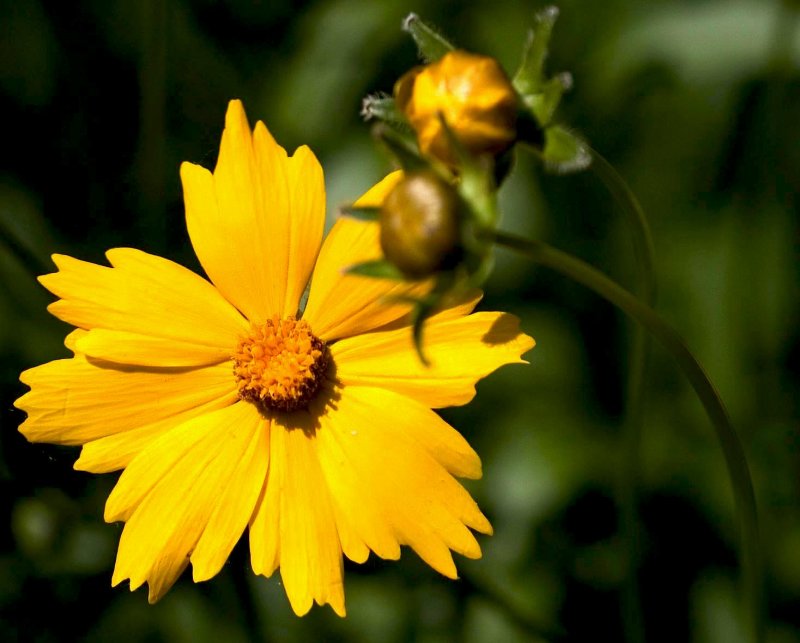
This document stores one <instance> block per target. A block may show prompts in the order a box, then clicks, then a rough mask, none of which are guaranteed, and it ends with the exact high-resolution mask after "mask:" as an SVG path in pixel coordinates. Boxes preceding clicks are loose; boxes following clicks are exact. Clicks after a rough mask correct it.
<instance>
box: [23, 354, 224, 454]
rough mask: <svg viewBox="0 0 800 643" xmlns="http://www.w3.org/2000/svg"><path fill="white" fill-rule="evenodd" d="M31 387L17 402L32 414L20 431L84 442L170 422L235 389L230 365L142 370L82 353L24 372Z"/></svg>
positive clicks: (31, 436) (35, 436)
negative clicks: (95, 359) (161, 421)
mask: <svg viewBox="0 0 800 643" xmlns="http://www.w3.org/2000/svg"><path fill="white" fill-rule="evenodd" d="M20 380H21V381H22V382H23V383H24V384H27V385H28V386H30V387H31V390H30V391H29V392H27V393H26V394H25V395H23V396H22V397H20V398H19V399H18V400H17V401H16V402H14V404H15V406H16V407H17V408H19V409H22V410H23V411H25V412H26V413H27V414H28V418H27V419H26V420H25V422H24V423H23V424H22V426H20V428H19V430H20V431H21V432H22V433H23V435H25V437H26V438H27V439H28V440H30V441H31V442H53V443H55V444H84V443H86V442H89V441H91V440H96V439H98V438H102V437H104V436H107V435H113V434H115V433H120V432H122V431H129V430H131V429H136V428H138V427H142V426H145V425H148V424H151V423H153V422H157V421H159V420H166V419H168V418H172V417H174V416H177V415H179V414H181V413H184V412H186V411H189V410H191V409H194V408H197V407H200V406H202V405H203V404H206V403H207V402H211V401H212V400H217V399H220V398H223V397H226V396H227V395H228V394H230V393H231V392H232V391H235V389H236V387H235V384H234V380H233V377H231V369H230V365H229V364H218V365H216V366H208V367H204V368H197V369H142V368H138V367H133V366H122V365H119V364H112V363H110V362H102V361H94V360H88V359H87V358H86V357H85V356H83V355H80V354H78V355H76V356H75V357H73V358H71V359H60V360H56V361H53V362H49V363H47V364H42V365H41V366H36V367H34V368H31V369H28V370H27V371H24V372H23V373H22V375H20Z"/></svg>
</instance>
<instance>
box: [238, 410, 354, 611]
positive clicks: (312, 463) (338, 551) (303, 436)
mask: <svg viewBox="0 0 800 643" xmlns="http://www.w3.org/2000/svg"><path fill="white" fill-rule="evenodd" d="M270 436H271V439H270V457H271V462H277V463H280V464H279V465H278V466H279V468H278V470H277V472H276V473H277V475H272V473H273V472H272V471H271V474H270V476H269V479H268V480H267V489H266V493H267V494H269V493H270V489H269V487H270V486H271V485H272V486H277V487H278V489H279V491H278V495H279V497H278V498H277V502H278V503H279V507H280V508H279V514H278V516H274V515H273V516H272V517H271V518H270V517H268V519H270V520H272V521H275V520H276V518H277V519H278V520H279V524H280V527H279V538H280V551H279V558H280V561H279V564H280V569H281V579H282V580H283V584H284V586H285V588H286V594H287V596H288V597H289V602H290V603H291V606H292V609H293V610H294V612H295V614H297V615H298V616H302V615H303V614H305V613H306V612H308V610H309V609H311V605H312V604H313V603H314V602H315V601H316V602H317V603H318V604H320V605H324V604H325V603H328V604H330V606H331V607H332V608H333V611H334V612H336V613H337V614H338V615H339V616H344V615H345V608H344V585H343V580H342V574H343V568H342V548H341V545H340V543H339V536H338V532H337V530H336V523H335V519H334V514H333V508H332V506H331V501H330V496H329V494H328V489H327V487H326V486H325V479H324V477H323V475H322V470H321V468H320V464H319V458H318V456H317V438H316V429H315V427H314V425H313V419H312V416H311V415H310V414H309V413H308V412H297V413H291V414H283V413H281V414H277V415H276V417H275V418H274V419H273V423H272V431H271V434H270ZM273 493H275V491H274V490H273ZM263 504H264V503H262V505H263ZM266 506H268V505H266ZM256 520H257V521H258V518H257V519H256ZM252 537H253V536H252V528H251V541H252Z"/></svg>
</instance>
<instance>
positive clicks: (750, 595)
mask: <svg viewBox="0 0 800 643" xmlns="http://www.w3.org/2000/svg"><path fill="white" fill-rule="evenodd" d="M483 235H484V238H486V240H487V241H492V242H494V243H495V244H497V245H499V246H503V247H506V248H509V249H511V250H514V251H516V252H519V253H520V254H523V255H525V256H526V257H528V258H529V259H531V260H532V261H534V262H535V263H537V264H540V265H542V266H545V267H547V268H550V269H551V270H555V271H556V272H559V273H561V274H562V275H565V276H566V277H569V278H570V279H573V280H574V281H577V282H578V283H580V284H583V285H584V286H586V287H587V288H589V289H591V290H593V291H594V292H595V293H597V294H598V295H600V296H601V297H603V298H604V299H606V300H608V301H609V302H611V303H612V304H614V305H615V306H617V307H618V308H619V309H620V310H622V311H623V312H624V313H626V314H627V315H629V316H630V317H632V318H633V319H635V320H636V321H637V322H639V323H640V324H641V325H642V326H644V327H645V328H646V329H647V331H648V332H649V333H650V334H651V335H652V336H653V337H654V338H655V339H656V340H657V341H658V342H659V343H660V344H661V345H662V346H663V347H664V348H666V349H667V351H668V352H669V353H670V354H671V355H672V356H673V358H674V359H675V361H677V362H678V365H679V366H680V368H681V370H682V371H683V372H684V374H685V375H686V378H687V379H688V380H689V383H690V384H691V385H692V388H693V389H694V391H695V393H696V394H697V397H698V398H699V399H700V402H701V403H702V405H703V408H704V409H705V411H706V414H707V415H708V417H709V419H710V420H711V424H712V425H713V426H714V430H715V432H716V435H717V440H718V441H719V444H720V447H721V449H722V454H723V456H724V458H725V464H726V466H727V470H728V477H729V479H730V482H731V487H732V489H733V496H734V501H735V503H736V513H737V517H738V520H739V541H740V563H741V567H742V591H743V597H744V601H745V612H746V614H747V619H748V622H747V625H748V629H749V633H750V637H751V640H752V641H754V642H756V643H759V642H760V641H762V640H763V621H762V610H761V591H762V583H763V580H762V574H763V571H762V562H761V551H760V547H759V534H758V516H757V511H756V500H755V494H754V492H753V484H752V481H751V479H750V470H749V468H748V465H747V460H746V458H745V455H744V450H743V448H742V445H741V443H740V442H739V437H738V436H737V435H736V432H735V431H734V429H733V426H732V425H731V422H730V419H729V418H728V413H727V411H726V410H725V406H724V404H723V403H722V400H721V399H720V397H719V394H718V393H717V391H716V389H715V388H714V385H713V384H712V383H711V381H710V380H709V379H708V376H707V375H706V374H705V372H704V371H703V367H702V366H701V365H700V363H699V362H698V361H697V359H696V358H695V357H694V355H693V354H692V353H691V351H689V349H688V348H687V347H686V344H685V343H684V341H683V339H682V338H681V337H680V335H678V333H676V332H675V331H674V330H673V329H672V327H671V326H669V325H668V324H667V323H666V322H665V321H664V320H663V319H661V317H660V316H659V315H658V314H657V313H656V312H655V311H654V310H653V309H652V308H651V307H650V306H648V305H647V304H644V303H642V302H641V301H640V300H639V299H637V298H636V297H634V296H633V295H632V294H631V293H630V292H628V291H627V290H625V289H624V288H622V287H621V286H619V285H618V284H617V283H615V282H614V281H612V280H611V279H609V278H608V277H606V276H605V275H604V274H603V273H601V272H600V271H598V270H596V269H595V268H593V267H592V266H590V265H589V264H587V263H585V262H584V261H581V260H580V259H577V258H575V257H572V256H571V255H568V254H566V253H564V252H561V251H560V250H557V249H555V248H552V247H551V246H549V245H547V244H546V243H543V242H541V241H532V240H528V239H523V238H521V237H518V236H516V235H512V234H507V233H504V232H499V231H486V232H484V233H483Z"/></svg>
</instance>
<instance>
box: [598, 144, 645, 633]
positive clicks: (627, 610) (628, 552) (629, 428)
mask: <svg viewBox="0 0 800 643" xmlns="http://www.w3.org/2000/svg"><path fill="white" fill-rule="evenodd" d="M589 152H590V153H591V155H592V164H591V166H590V167H591V168H592V170H594V173H595V174H596V175H597V176H598V177H599V178H600V180H601V181H602V182H603V183H604V184H605V186H606V188H608V191H609V192H610V193H611V196H612V197H613V198H614V199H615V201H616V202H617V203H618V204H619V205H620V206H621V209H622V212H623V214H624V216H625V221H626V223H627V227H628V230H629V231H630V232H631V236H632V237H633V238H632V241H633V252H634V258H635V261H636V270H635V273H634V274H635V275H636V292H637V293H638V295H639V297H640V298H641V299H642V300H643V301H644V302H645V303H646V304H647V305H648V306H650V307H651V308H652V307H653V306H654V305H655V298H656V278H655V270H654V268H653V264H654V258H653V257H654V251H653V240H652V239H653V238H652V235H651V233H650V226H649V224H648V223H647V217H646V216H645V214H644V210H642V206H641V205H640V203H639V201H638V199H637V198H636V195H635V194H634V193H633V191H632V190H631V189H630V188H629V187H628V184H627V183H626V182H625V180H624V179H623V178H622V177H621V176H620V174H619V173H618V172H617V171H616V170H615V169H614V167H613V166H612V165H611V164H610V163H609V162H608V161H606V159H605V158H603V156H602V155H601V154H600V153H599V152H597V151H596V150H593V149H591V148H590V149H589ZM647 355H648V350H647V335H646V332H645V329H644V327H643V326H642V325H641V324H636V325H635V327H634V329H633V338H632V340H631V354H630V360H629V365H628V384H627V388H626V393H627V403H626V412H625V423H624V425H623V431H622V443H623V448H622V455H623V461H622V467H621V471H620V480H619V490H618V503H619V507H620V522H621V531H622V538H623V542H624V543H625V580H624V582H623V586H622V622H623V626H624V628H625V637H626V640H627V641H630V642H631V643H644V641H645V640H646V639H645V629H644V615H643V610H642V601H641V598H640V591H639V580H638V575H639V566H640V561H641V551H640V544H639V543H640V535H639V517H638V511H637V506H638V501H639V496H638V488H639V461H640V459H641V444H642V431H643V428H644V378H645V372H646V370H647Z"/></svg>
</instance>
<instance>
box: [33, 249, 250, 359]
mask: <svg viewBox="0 0 800 643" xmlns="http://www.w3.org/2000/svg"><path fill="white" fill-rule="evenodd" d="M106 256H107V257H108V260H109V262H110V263H111V265H112V266H113V267H112V268H108V267H106V266H99V265H96V264H93V263H89V262H86V261H80V260H78V259H73V258H72V257H67V256H65V255H53V261H54V262H55V263H56V265H57V266H58V268H59V272H57V273H53V274H50V275H44V276H43V277H40V278H39V281H41V282H42V284H43V285H44V286H45V288H47V289H48V290H50V291H51V292H52V293H53V294H55V295H57V296H58V297H61V300H60V301H56V302H54V303H52V304H50V306H49V308H48V310H50V312H52V313H53V314H54V315H55V316H56V317H58V318H59V319H63V320H64V321H66V322H68V323H70V324H72V325H74V326H79V327H81V328H87V329H89V328H105V329H110V330H118V331H125V332H130V333H138V334H141V335H150V336H153V337H162V338H166V339H172V340H178V341H181V342H189V343H193V344H199V345H201V346H211V347H215V348H222V349H226V350H231V349H232V348H234V347H235V346H236V343H237V342H238V338H239V336H241V335H242V334H246V333H247V332H248V330H249V325H248V323H247V322H246V321H245V320H244V319H243V318H242V316H241V315H240V314H239V313H238V312H236V309H235V308H233V306H231V305H230V304H229V303H228V302H226V301H225V299H224V298H223V297H222V296H221V295H220V293H219V292H218V291H217V290H216V288H214V287H213V286H212V285H211V284H210V283H208V282H207V281H206V280H205V279H203V278H202V277H200V276H198V275H196V274H194V273H193V272H192V271H190V270H187V269H186V268H184V267H183V266H180V265H178V264H176V263H173V262H172V261H169V260H167V259H163V258H161V257H157V256H155V255H150V254H147V253H146V252H142V251H140V250H133V249H131V248H115V249H113V250H109V251H108V252H107V253H106Z"/></svg>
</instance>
